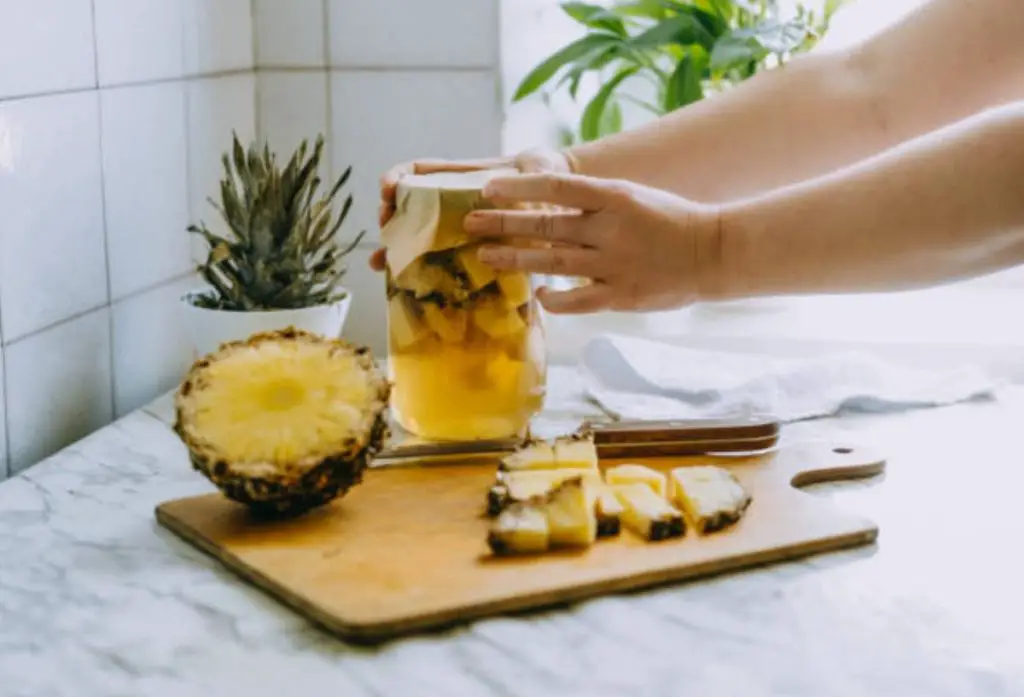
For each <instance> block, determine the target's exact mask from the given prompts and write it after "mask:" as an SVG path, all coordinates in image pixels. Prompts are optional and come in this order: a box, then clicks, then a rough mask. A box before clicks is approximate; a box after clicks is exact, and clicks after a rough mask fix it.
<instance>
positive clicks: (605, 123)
mask: <svg viewBox="0 0 1024 697" xmlns="http://www.w3.org/2000/svg"><path fill="white" fill-rule="evenodd" d="M621 130H622V106H621V105H620V104H619V101H618V100H617V99H615V98H614V97H612V98H611V99H610V100H609V101H608V106H607V107H606V108H605V110H604V114H603V115H602V117H601V123H600V124H599V125H598V133H597V137H598V138H603V137H604V136H606V135H610V134H612V133H618V132H619V131H621Z"/></svg>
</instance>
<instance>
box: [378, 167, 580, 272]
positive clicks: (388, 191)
mask: <svg viewBox="0 0 1024 697" xmlns="http://www.w3.org/2000/svg"><path fill="white" fill-rule="evenodd" d="M505 168H508V169H513V168H514V169H517V170H519V171H520V172H523V173H540V172H558V173H569V172H570V171H571V169H572V168H571V167H570V165H569V160H568V158H567V157H566V156H565V154H563V153H561V152H559V151H557V150H548V149H544V148H536V149H531V150H525V151H523V152H521V153H519V154H518V155H515V156H512V157H496V158H487V159H478V160H417V161H414V162H405V163H402V164H400V165H396V166H395V167H392V168H391V169H389V170H388V171H387V172H386V173H385V174H384V176H383V177H381V180H380V198H381V201H380V210H379V217H380V225H381V227H383V226H384V225H386V224H387V222H388V221H389V220H390V219H391V216H392V215H394V213H395V190H396V187H397V186H398V180H399V179H401V178H402V177H403V176H405V175H407V174H431V173H433V172H473V171H476V170H481V169H505ZM385 261H386V255H385V250H384V249H383V248H381V249H377V250H375V251H374V252H373V254H372V255H370V268H372V269H373V270H374V271H383V270H384V264H385Z"/></svg>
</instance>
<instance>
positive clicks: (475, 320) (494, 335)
mask: <svg viewBox="0 0 1024 697" xmlns="http://www.w3.org/2000/svg"><path fill="white" fill-rule="evenodd" d="M498 173H501V172H499V171H494V170H488V171H482V172H465V173H439V174H430V175H416V176H409V177H406V178H404V179H402V180H401V181H400V182H399V185H398V189H397V193H396V209H397V210H396V213H395V215H394V216H393V217H392V219H391V220H390V221H389V222H388V224H387V226H386V227H385V228H384V230H383V231H382V239H383V242H384V245H385V246H386V247H387V259H388V266H387V269H386V270H385V277H386V282H387V298H388V367H389V376H390V379H391V381H392V384H393V390H392V397H391V405H392V415H393V417H394V419H395V420H396V422H397V423H398V425H399V426H401V427H402V428H403V429H405V430H406V431H408V432H410V433H412V434H414V435H416V436H419V437H420V438H424V439H428V440H458V441H466V440H477V439H491V438H515V437H522V436H523V434H524V433H525V432H526V430H527V428H528V426H529V423H530V420H531V419H532V418H533V416H534V415H535V414H537V413H538V412H539V411H540V410H541V408H542V407H543V403H544V398H545V394H546V384H547V352H546V343H545V335H544V327H543V322H542V315H541V312H540V308H539V304H538V303H537V300H536V297H535V294H534V284H533V279H532V278H531V277H530V276H529V275H528V274H524V273H520V272H505V271H497V270H495V269H493V268H491V267H489V266H487V265H485V264H484V263H483V262H481V261H480V260H479V259H478V258H477V249H478V247H479V246H480V242H479V241H478V240H475V239H470V238H469V236H468V235H467V234H466V233H465V232H464V230H463V219H464V218H465V216H466V214H468V213H469V212H471V211H473V210H479V209H484V208H493V207H494V206H493V205H492V204H491V202H489V201H487V200H485V199H484V198H483V196H482V195H481V189H482V188H483V186H484V184H485V183H486V181H487V179H488V178H489V177H491V176H494V175H495V174H498Z"/></svg>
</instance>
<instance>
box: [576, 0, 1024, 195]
mask: <svg viewBox="0 0 1024 697" xmlns="http://www.w3.org/2000/svg"><path fill="white" fill-rule="evenodd" d="M1021 36H1024V3H1021V2H1019V1H1018V0H981V1H979V2H968V1H965V0H932V1H931V2H930V3H928V4H927V5H925V6H924V7H922V8H921V9H920V10H919V11H917V12H914V13H912V14H911V15H910V16H909V17H906V18H904V20H903V21H901V22H899V23H898V24H897V25H896V26H894V27H891V28H890V29H888V30H886V31H884V32H881V33H880V34H879V35H877V36H875V37H873V38H872V39H871V40H870V41H868V42H866V43H864V44H862V45H859V46H854V47H851V48H850V49H848V50H845V51H842V52H836V53H821V54H815V55H806V56H803V57H801V58H799V59H797V60H794V61H792V62H791V63H789V64H788V65H786V66H784V67H782V68H776V69H774V70H771V71H768V72H764V73H761V74H759V75H757V76H756V77H754V78H753V79H751V80H748V81H746V82H744V83H742V84H740V85H739V86H737V87H735V88H734V89H732V90H731V91H729V92H727V93H725V94H722V95H718V96H715V97H713V98H711V99H706V100H703V101H701V102H697V103H696V104H693V105H691V106H688V107H686V108H684V109H680V110H678V111H675V112H672V113H671V114H668V115H667V116H664V117H662V118H661V119H660V120H658V121H656V122H653V123H650V124H646V125H644V126H642V127H639V128H636V129H633V130H631V131H629V132H625V133H620V134H617V135H615V136H612V137H608V138H605V139H603V140H599V141H596V142H593V143H586V144H583V145H580V146H577V147H574V148H572V149H571V151H570V152H571V154H572V155H574V156H575V157H576V159H577V160H578V162H579V165H580V168H581V170H582V172H583V173H584V174H591V175H594V176H600V177H611V178H620V179H630V180H633V181H637V182H640V183H643V184H647V185H649V186H654V187H657V188H662V189H668V190H670V191H673V192H675V193H677V194H680V195H682V196H684V197H686V198H690V199H692V200H696V201H704V202H713V201H726V200H731V199H737V198H742V197H746V196H751V195H754V194H757V193H762V192H765V191H769V190H771V189H773V188H776V187H780V186H785V185H788V184H791V183H793V182H797V181H801V180H804V179H810V178H813V177H816V176H820V175H822V174H825V173H826V172H828V171H831V170H833V169H836V168H839V167H842V166H846V165H848V164H850V163H853V162H856V161H858V160H860V159H863V158H866V157H870V156H872V155H875V154H877V153H879V152H882V151H883V150H885V149H886V148H889V147H892V146H893V145H895V144H897V143H899V142H902V141H904V140H906V139H909V138H914V137H916V136H918V135H920V134H922V133H926V132H928V131H931V130H932V129H935V128H938V127H940V126H942V125H944V124H947V123H953V122H955V121H957V120H959V119H963V118H966V117H967V116H969V115H970V114H972V113H975V112H977V111H980V110H982V109H986V108H989V107H992V106H996V105H999V104H1005V103H1008V102H1011V101H1013V100H1015V99H1022V98H1024V51H1021V49H1020V41H1021V39H1020V37H1021Z"/></svg>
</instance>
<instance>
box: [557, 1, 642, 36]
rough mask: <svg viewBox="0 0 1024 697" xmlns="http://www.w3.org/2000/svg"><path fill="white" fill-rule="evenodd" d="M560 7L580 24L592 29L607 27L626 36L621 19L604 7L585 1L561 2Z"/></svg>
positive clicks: (624, 26)
mask: <svg viewBox="0 0 1024 697" xmlns="http://www.w3.org/2000/svg"><path fill="white" fill-rule="evenodd" d="M560 7H561V8H562V11H563V12H565V13H566V14H567V15H569V16H570V17H572V18H573V19H574V20H576V21H577V22H579V23H580V24H584V25H586V26H588V27H591V28H593V29H607V30H608V31H611V32H614V33H616V34H618V35H619V36H623V37H624V36H626V25H625V24H624V23H623V22H622V19H621V18H620V17H617V16H615V14H614V13H613V12H611V11H610V10H608V9H607V8H605V7H601V6H600V5H591V4H589V3H585V2H563V3H562V4H561V5H560Z"/></svg>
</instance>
